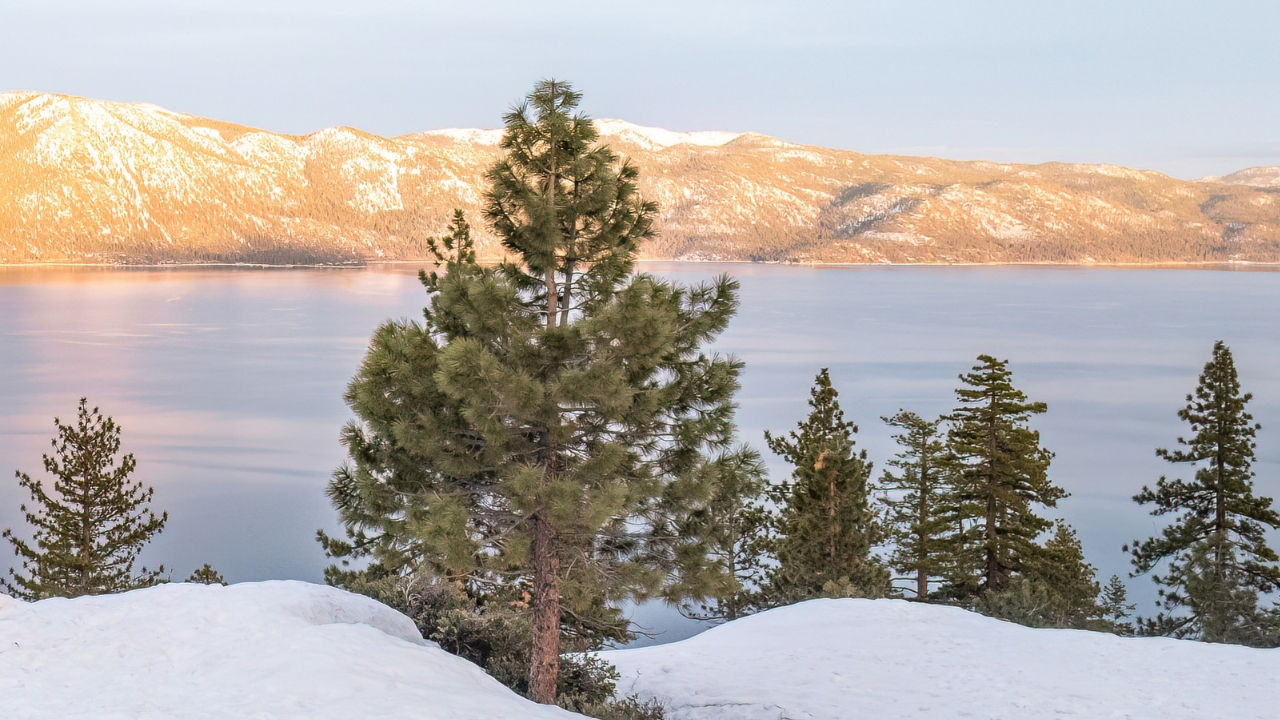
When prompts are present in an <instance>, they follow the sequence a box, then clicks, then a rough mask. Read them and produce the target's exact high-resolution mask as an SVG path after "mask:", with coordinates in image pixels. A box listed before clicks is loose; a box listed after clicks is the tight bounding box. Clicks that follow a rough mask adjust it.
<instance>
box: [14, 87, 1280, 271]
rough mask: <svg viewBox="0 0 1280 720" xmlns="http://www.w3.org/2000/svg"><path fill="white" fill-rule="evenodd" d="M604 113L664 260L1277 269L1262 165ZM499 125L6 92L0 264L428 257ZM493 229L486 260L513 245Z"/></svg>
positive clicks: (470, 198) (471, 204)
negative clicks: (299, 119)
mask: <svg viewBox="0 0 1280 720" xmlns="http://www.w3.org/2000/svg"><path fill="white" fill-rule="evenodd" d="M597 123H598V127H599V129H600V131H601V135H602V137H603V139H604V141H606V142H608V143H610V144H611V145H612V146H614V147H615V149H616V150H618V151H619V152H620V153H621V154H623V155H626V156H628V157H630V158H631V159H632V160H633V161H634V162H635V164H636V165H637V166H638V167H639V168H640V171H641V187H642V190H643V192H644V193H645V195H646V196H648V197H649V198H651V199H653V200H656V201H658V202H659V203H660V205H661V208H662V211H661V212H662V214H661V218H660V222H659V224H658V229H659V232H660V236H659V237H658V238H656V239H655V240H654V241H652V242H650V243H649V244H648V245H647V246H646V247H645V248H644V249H643V252H644V253H645V255H646V256H647V257H650V258H682V259H734V260H748V259H753V260H770V261H797V262H980V263H981V262H1085V263H1087V262H1205V261H1226V260H1248V261H1280V206H1278V205H1277V202H1276V196H1275V194H1274V193H1273V192H1272V190H1273V188H1271V187H1265V186H1264V187H1256V186H1257V185H1266V183H1264V182H1261V181H1259V180H1258V178H1259V177H1262V176H1261V175H1258V173H1257V172H1254V171H1246V173H1248V172H1254V175H1250V176H1248V177H1246V176H1244V175H1243V174H1238V175H1241V177H1238V178H1237V177H1236V176H1228V177H1227V178H1223V179H1221V180H1207V181H1201V182H1186V181H1181V180H1176V179H1173V178H1170V177H1167V176H1165V175H1162V174H1160V173H1156V172H1148V171H1139V170H1130V169H1127V168H1122V167H1117V166H1112V165H1071V164H1062V163H1047V164H1043V165H1034V166H1029V165H1012V164H1000V163H990V162H956V161H949V160H939V159H936V158H917V157H899V156H884V155H864V154H860V153H855V152H850V151H844V150H831V149H826V148H820V147H811V146H802V145H796V144H792V143H788V142H783V141H781V140H777V139H774V138H769V137H766V136H763V135H757V134H753V133H727V132H672V131H668V130H663V129H659V128H650V127H641V126H638V125H633V124H630V123H627V122H624V121H621V120H600V121H597ZM500 137H501V133H500V132H499V131H497V130H470V129H449V130H438V131H433V132H423V133H416V134H412V135H406V136H402V137H395V138H384V137H378V136H376V135H371V134H369V133H365V132H362V131H360V130H355V129H352V128H330V129H327V130H321V131H319V132H316V133H312V134H310V135H305V136H291V135H280V134H275V133H270V132H266V131H263V130H258V129H255V128H250V127H245V126H242V125H235V124H232V123H226V122H221V121H217V120H209V119H205V118H199V117H194V116H191V115H184V114H181V113H175V112H170V111H168V110H164V109H162V108H158V107H155V106H153V105H146V104H128V103H114V102H105V101H98V100H89V99H84V98H77V97H70V96H66V95H53V94H43V93H35V92H14V93H4V94H0V178H3V182H0V262H50V261H65V262H174V261H183V262H192V261H236V262H273V263H287V262H344V261H362V260H376V259H420V258H422V257H423V256H424V254H425V242H424V240H425V238H427V237H429V236H431V235H436V234H439V233H441V232H442V231H443V230H444V228H445V225H446V223H447V221H448V218H449V217H450V215H451V213H452V210H453V209H454V208H456V207H457V208H463V209H465V210H467V211H469V212H471V213H472V214H473V216H474V215H475V214H476V211H477V210H478V209H479V207H480V204H481V199H482V193H483V189H484V180H483V173H484V171H485V169H486V168H487V167H488V166H489V165H490V164H491V163H492V162H493V161H494V159H495V158H496V157H497V156H498V153H499V152H500V149H499V147H498V142H499V140H500ZM1263 174H1264V175H1265V173H1263ZM1255 175H1257V177H1255ZM475 224H476V225H477V226H479V225H482V223H478V222H477V223H475ZM480 230H481V232H480V234H479V243H480V251H481V254H482V256H488V257H496V256H497V255H498V254H499V250H498V247H497V245H496V243H495V241H494V239H493V238H492V237H490V236H488V235H486V234H485V233H484V232H483V229H482V228H480Z"/></svg>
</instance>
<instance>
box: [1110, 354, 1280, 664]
mask: <svg viewBox="0 0 1280 720" xmlns="http://www.w3.org/2000/svg"><path fill="white" fill-rule="evenodd" d="M1252 397H1253V396H1252V395H1250V394H1249V393H1244V394H1243V395H1242V394H1241V393H1240V380H1239V378H1238V376H1237V374H1236V368H1235V361H1234V360H1233V359H1232V357H1231V350H1230V349H1229V348H1227V346H1226V345H1225V344H1223V343H1222V341H1218V342H1216V343H1214V345H1213V357H1212V358H1211V359H1210V360H1209V362H1208V363H1207V364H1205V366H1204V372H1202V373H1201V374H1200V380H1199V384H1198V385H1197V387H1196V390H1195V393H1194V394H1191V395H1187V405H1186V407H1184V408H1182V409H1181V410H1179V411H1178V417H1179V418H1180V419H1182V420H1184V421H1186V422H1187V423H1188V424H1189V425H1190V426H1191V431H1192V433H1194V434H1193V435H1192V437H1191V439H1189V440H1188V439H1184V438H1181V437H1180V438H1178V444H1179V445H1181V446H1183V448H1182V449H1178V450H1173V451H1170V450H1166V449H1163V448H1161V449H1158V450H1156V454H1157V455H1158V456H1160V457H1162V458H1164V459H1165V460H1168V461H1169V462H1171V463H1178V464H1185V465H1189V466H1191V467H1193V468H1195V475H1194V479H1192V480H1190V481H1184V480H1168V479H1167V478H1164V477H1162V478H1160V480H1159V481H1158V482H1157V483H1156V487H1155V489H1154V490H1153V489H1151V488H1149V487H1145V486H1144V487H1143V488H1142V492H1140V493H1138V494H1137V495H1135V496H1134V498H1133V499H1134V501H1135V502H1137V503H1139V504H1142V505H1146V504H1151V505H1154V509H1153V510H1152V511H1151V514H1152V515H1156V516H1161V515H1169V514H1172V515H1174V520H1173V522H1172V523H1171V524H1170V525H1168V526H1167V527H1165V528H1164V530H1163V531H1161V533H1160V535H1159V536H1158V537H1152V538H1149V539H1147V540H1145V541H1134V543H1133V545H1132V546H1131V547H1130V546H1125V548H1124V549H1125V550H1126V551H1129V552H1130V553H1131V555H1132V560H1133V565H1134V572H1135V574H1138V575H1140V574H1143V573H1147V572H1150V571H1152V570H1153V569H1155V568H1156V566H1157V565H1159V564H1160V563H1161V562H1164V561H1168V563H1169V564H1168V569H1167V571H1166V572H1165V574H1163V575H1156V576H1153V579H1154V580H1155V582H1156V583H1157V584H1158V585H1160V586H1161V587H1160V604H1161V606H1162V608H1163V611H1162V612H1161V613H1160V614H1159V615H1158V616H1157V617H1156V618H1154V619H1153V620H1150V621H1147V622H1144V624H1143V629H1144V632H1148V633H1158V634H1171V635H1175V636H1177V637H1194V638H1200V639H1203V640H1207V641H1210V642H1249V643H1251V644H1259V643H1262V644H1265V643H1266V642H1267V640H1266V639H1265V637H1266V636H1267V635H1268V633H1270V630H1269V623H1270V619H1269V615H1267V614H1265V613H1262V612H1260V611H1259V610H1258V594H1259V593H1268V592H1273V591H1275V590H1277V589H1280V568H1277V567H1276V561H1277V556H1276V553H1275V551H1274V550H1272V549H1271V548H1270V547H1269V546H1268V545H1267V541H1266V535H1265V533H1266V530H1267V529H1268V528H1271V529H1275V528H1277V527H1280V515H1277V514H1276V511H1275V510H1273V509H1272V507H1271V498H1267V497H1257V496H1255V495H1254V494H1253V461H1254V448H1255V442H1254V438H1255V437H1256V434H1257V431H1258V430H1259V429H1260V427H1261V426H1259V425H1257V424H1256V423H1254V422H1253V416H1252V415H1250V414H1249V413H1248V412H1247V411H1246V410H1245V405H1246V404H1247V403H1248V402H1249V400H1251V399H1252ZM1184 611H1185V613H1184Z"/></svg>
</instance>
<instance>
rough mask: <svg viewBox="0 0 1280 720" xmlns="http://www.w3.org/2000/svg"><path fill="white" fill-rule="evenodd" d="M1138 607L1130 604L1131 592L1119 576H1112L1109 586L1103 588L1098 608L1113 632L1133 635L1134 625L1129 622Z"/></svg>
mask: <svg viewBox="0 0 1280 720" xmlns="http://www.w3.org/2000/svg"><path fill="white" fill-rule="evenodd" d="M1136 607H1137V605H1134V604H1132V603H1130V602H1129V591H1128V589H1127V588H1125V586H1124V581H1122V580H1121V579H1120V576H1119V575H1112V576H1111V580H1110V581H1108V582H1107V586H1106V587H1104V588H1102V595H1101V597H1100V598H1099V599H1098V608H1099V609H1100V610H1101V611H1102V619H1103V620H1104V621H1105V622H1106V623H1107V625H1108V626H1109V629H1110V630H1111V632H1114V633H1116V634H1117V635H1132V634H1133V623H1132V622H1131V621H1130V620H1129V618H1130V617H1132V616H1133V610H1134V608H1136Z"/></svg>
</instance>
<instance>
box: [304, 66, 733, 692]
mask: <svg viewBox="0 0 1280 720" xmlns="http://www.w3.org/2000/svg"><path fill="white" fill-rule="evenodd" d="M578 100H579V95H578V94H577V93H576V92H574V91H573V90H572V89H571V88H569V86H567V85H566V84H564V83H559V82H555V81H546V82H543V83H540V84H539V85H538V86H537V88H535V90H534V92H533V93H532V94H531V95H530V96H529V98H528V101H527V102H526V103H525V104H523V105H521V106H519V107H517V108H516V109H515V110H514V111H512V112H511V113H510V114H508V115H507V116H506V124H507V130H506V133H505V134H504V137H503V141H502V147H503V149H504V150H505V152H506V155H505V157H504V158H503V160H502V161H500V162H499V163H498V164H497V165H495V166H494V168H493V169H492V170H491V171H490V172H489V175H488V177H489V181H490V184H491V187H490V190H489V193H488V195H487V198H486V203H487V208H486V211H485V216H486V218H487V219H488V220H489V221H490V223H491V224H492V226H493V228H494V230H495V231H496V232H497V234H498V235H499V237H500V238H502V241H503V244H504V247H505V248H506V249H507V251H508V253H509V257H510V259H509V261H508V262H506V263H504V264H502V265H500V266H498V267H487V266H481V265H478V264H477V263H476V262H475V253H474V247H473V244H472V241H471V238H470V231H469V228H468V227H467V225H466V222H465V219H464V218H463V217H462V216H461V215H460V214H459V215H457V216H455V219H454V223H453V225H452V226H451V232H450V235H449V237H448V238H447V239H444V240H442V241H439V242H434V243H432V244H431V246H432V247H433V248H434V249H435V250H436V251H437V253H438V256H437V257H438V260H439V263H440V264H441V265H443V267H444V272H443V273H431V274H430V275H427V274H425V273H424V274H423V275H422V280H423V283H424V286H425V287H426V289H427V292H428V295H429V306H428V307H427V308H426V310H425V311H424V317H423V320H422V321H421V322H412V321H399V322H389V323H386V324H384V325H383V326H382V327H381V328H379V329H378V331H377V333H376V334H375V335H374V338H373V340H372V342H371V343H370V347H369V351H368V354H367V355H366V357H365V360H364V362H363V363H362V365H361V367H360V370H359V371H358V373H357V375H356V377H355V378H354V379H353V380H352V382H351V384H350V386H349V388H348V391H347V394H346V400H347V403H348V404H349V405H350V406H351V408H352V410H353V411H354V413H355V415H356V417H357V421H356V422H353V423H351V424H349V425H348V426H347V427H346V429H345V430H344V434H343V441H344V443H345V444H346V446H347V450H348V454H349V456H350V464H348V465H346V466H344V467H342V468H340V469H339V470H338V471H337V472H335V474H334V476H333V479H332V481H331V483H330V485H329V496H330V498H331V500H332V501H333V503H334V505H335V506H336V507H337V509H338V511H339V514H340V516H341V518H342V521H343V524H344V526H345V529H346V532H347V536H348V537H347V539H345V540H339V539H334V538H328V537H325V536H323V534H322V535H321V542H322V543H324V545H325V548H326V551H327V552H329V553H330V554H331V555H333V556H335V557H338V558H341V559H342V560H343V561H350V560H351V559H353V558H356V557H362V556H369V557H371V558H372V559H373V560H374V561H375V562H376V563H377V564H378V565H379V566H380V567H382V568H384V569H385V570H386V572H388V573H391V574H393V575H395V574H404V573H409V572H418V573H422V572H430V573H431V574H435V575H439V576H441V577H444V578H447V579H449V580H451V581H460V582H461V581H465V582H466V583H467V584H468V585H469V586H474V587H475V588H476V589H477V592H482V593H486V594H489V593H499V594H500V593H501V592H502V591H503V588H510V587H519V588H521V589H522V590H523V591H527V592H528V593H529V594H530V596H531V599H530V604H531V606H532V613H533V617H534V620H533V625H532V630H531V632H532V634H533V636H534V645H533V648H534V649H533V660H532V663H533V666H532V671H531V675H533V676H535V677H534V678H533V680H532V683H533V689H532V690H531V693H530V694H531V696H532V697H534V698H535V699H537V700H539V701H541V702H550V701H551V699H552V698H553V697H554V685H553V682H552V680H553V679H554V676H555V664H556V662H557V660H556V658H557V655H556V652H557V649H558V648H559V646H560V644H561V643H560V640H559V638H558V633H559V632H560V631H561V630H562V629H563V628H564V627H566V623H567V622H572V623H575V624H576V625H578V626H580V627H588V626H593V625H597V626H599V628H597V629H598V630H599V631H601V632H603V629H602V628H605V627H612V626H614V625H616V623H617V622H618V615H617V610H616V609H615V608H616V604H617V602H618V601H620V600H622V599H625V598H646V597H651V596H654V595H662V596H664V597H667V598H668V599H672V600H678V599H679V598H678V596H680V595H681V594H682V593H684V592H685V591H686V590H688V589H689V588H696V587H711V586H713V585H715V584H716V582H718V581H717V580H716V579H715V578H711V579H699V578H698V577H696V576H697V575H699V574H704V573H711V574H713V575H719V574H720V573H721V568H720V566H719V565H717V564H716V563H714V562H708V561H707V556H708V551H709V546H708V540H707V539H705V538H703V537H699V536H696V535H681V534H680V533H677V532H675V531H674V528H675V527H676V526H677V524H678V523H679V522H681V519H682V518H686V517H688V516H689V514H690V513H691V512H693V511H694V510H696V509H697V508H698V507H700V506H702V505H705V504H707V503H709V502H711V501H712V498H713V496H714V494H715V482H716V474H715V473H709V472H703V471H702V470H703V469H704V468H705V465H706V458H708V457H714V456H716V455H718V454H720V453H723V452H726V451H728V450H729V449H730V448H732V447H733V445H734V433H735V427H734V424H733V411H734V404H733V394H734V392H735V391H736V390H737V387H738V381H737V376H738V372H739V370H740V369H741V363H740V362H738V361H736V360H733V359H729V358H722V357H719V356H714V355H708V354H707V353H705V352H704V351H703V350H702V347H704V346H705V345H706V344H708V343H709V342H710V341H711V340H713V339H714V338H715V337H716V336H717V335H718V334H719V333H720V332H721V331H723V330H724V328H725V327H726V325H727V323H728V321H729V318H730V317H731V316H732V315H733V313H734V312H735V310H736V308H737V300H736V293H737V285H736V283H734V282H733V281H731V280H730V279H728V278H727V277H721V278H719V279H717V280H716V281H714V282H713V283H710V284H704V285H699V286H695V287H691V288H685V287H677V286H675V285H673V284H671V283H667V282H665V281H662V280H660V279H658V278H655V277H652V276H649V275H644V274H637V273H632V270H633V261H634V256H635V252H636V247H637V243H638V242H639V241H640V240H642V239H644V238H646V237H648V236H649V235H650V234H651V223H652V218H653V216H654V214H655V212H656V208H655V206H654V205H653V204H651V203H647V202H644V201H643V200H641V199H640V198H639V196H638V195H637V192H636V187H635V178H636V173H635V170H634V168H633V167H631V166H630V165H629V164H627V163H626V162H623V161H620V160H618V158H617V157H616V156H614V155H613V154H612V153H611V152H610V151H609V150H608V149H607V148H606V147H604V146H602V145H600V144H598V143H597V142H596V140H597V138H596V133H595V130H594V128H593V127H592V125H591V122H590V120H589V119H587V118H586V117H585V116H583V115H581V114H575V108H576V105H577V103H578ZM341 573H342V571H341V570H335V572H334V573H333V575H332V577H334V578H341V577H342V575H341ZM720 582H722V581H720ZM567 619H568V620H567Z"/></svg>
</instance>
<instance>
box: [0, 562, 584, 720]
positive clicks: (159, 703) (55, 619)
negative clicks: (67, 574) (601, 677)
mask: <svg viewBox="0 0 1280 720" xmlns="http://www.w3.org/2000/svg"><path fill="white" fill-rule="evenodd" d="M5 600H7V598H4V596H0V718H5V720H27V719H33V718H49V719H51V720H52V719H54V718H56V719H57V720H72V719H76V718H83V719H86V720H87V719H89V718H93V720H116V719H119V720H125V719H126V718H127V719H129V720H134V719H155V720H159V719H161V718H163V719H165V720H183V719H187V718H210V719H212V718H219V719H221V718H252V719H253V720H283V719H285V718H298V719H302V718H306V719H307V720H325V719H327V718H333V719H334V720H337V719H338V718H342V719H344V720H345V719H347V718H405V719H406V720H407V719H408V718H414V719H415V720H434V719H436V718H439V719H441V720H443V719H444V718H448V719H449V720H461V719H463V718H468V719H474V720H506V719H509V720H517V719H519V720H542V719H545V720H553V719H558V720H568V719H570V718H581V716H580V715H575V714H573V713H569V712H565V711H563V710H560V709H559V708H554V707H547V706H543V705H536V704H534V703H532V702H530V701H528V700H526V699H524V698H522V697H520V696H518V695H516V694H515V693H513V692H511V691H510V690H508V689H507V688H506V687H504V686H502V685H501V684H499V683H498V682H497V681H496V680H494V679H493V678H491V677H489V676H488V675H486V674H485V673H484V672H483V671H482V670H480V668H478V667H476V666H475V665H473V664H471V663H469V662H467V661H465V660H462V659H461V658H458V657H455V656H453V655H450V654H449V653H446V652H445V651H443V650H441V649H440V648H439V647H436V646H435V645H434V643H427V642H425V641H423V639H422V637H421V636H420V635H419V634H418V631H417V629H416V628H415V627H414V625H413V623H412V622H411V621H410V620H409V619H408V618H407V617H405V616H404V615H401V614H400V613H398V612H396V611H394V610H392V609H390V608H388V607H386V606H384V605H381V604H379V603H377V602H374V601H373V600H370V599H368V598H365V597H361V596H359V595H352V594H350V593H347V592H343V591H341V590H337V589H334V588H329V587H324V586H320V585H311V584H308V583H302V582H264V583H245V584H240V585H232V586H229V587H221V586H205V585H187V584H173V585H162V586H159V587H154V588H149V589H146V590H135V591H133V592H128V593H124V594H121V595H108V596H102V597H87V598H77V599H75V600H66V599H61V598H58V599H53V600H44V601H41V602H37V603H31V604H26V603H19V602H16V601H11V602H7V603H6V602H5Z"/></svg>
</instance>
